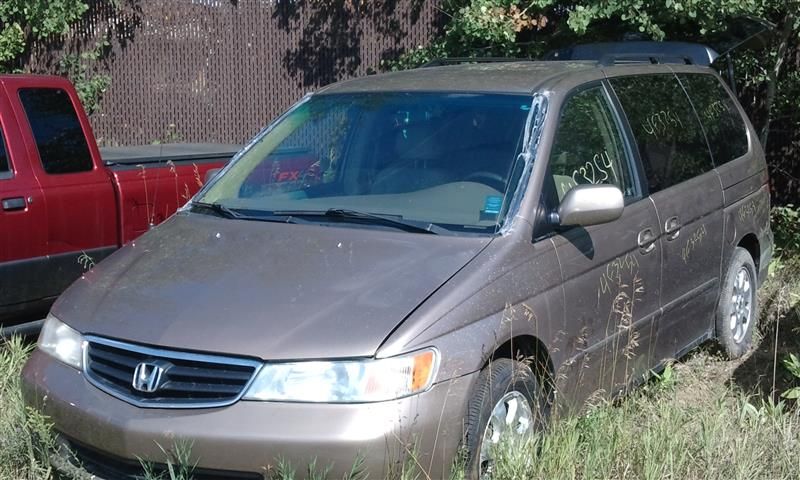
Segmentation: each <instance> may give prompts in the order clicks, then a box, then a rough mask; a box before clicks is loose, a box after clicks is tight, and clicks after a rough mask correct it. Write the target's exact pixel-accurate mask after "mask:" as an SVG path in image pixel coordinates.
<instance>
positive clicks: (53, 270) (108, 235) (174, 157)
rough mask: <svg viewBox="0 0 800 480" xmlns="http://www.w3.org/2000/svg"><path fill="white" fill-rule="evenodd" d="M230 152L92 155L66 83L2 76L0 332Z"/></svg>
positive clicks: (151, 220)
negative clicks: (1, 328) (0, 328)
mask: <svg viewBox="0 0 800 480" xmlns="http://www.w3.org/2000/svg"><path fill="white" fill-rule="evenodd" d="M237 150H238V147H237V146H235V145H215V144H193V145H192V144H189V145H164V146H159V145H148V146H143V147H120V148H111V149H103V150H102V151H101V150H100V149H98V147H97V144H96V143H95V140H94V136H93V134H92V129H91V126H90V124H89V120H88V118H87V116H86V113H85V112H84V110H83V108H82V106H81V103H80V101H79V99H78V96H77V94H76V93H75V90H74V88H73V87H72V85H71V84H70V83H69V81H67V80H66V79H63V78H60V77H43V76H33V75H6V76H3V75H0V203H1V205H0V327H3V326H5V327H8V326H9V325H12V324H18V323H20V322H24V321H28V320H33V319H36V318H41V317H42V316H43V315H44V314H45V313H46V312H47V310H48V309H49V307H50V304H51V303H52V301H53V300H54V299H55V298H56V297H57V296H58V295H59V294H60V293H61V292H62V291H63V290H64V289H65V288H66V287H67V286H68V285H69V284H70V283H72V282H73V281H74V280H75V279H77V278H78V277H79V276H80V275H81V273H82V272H83V271H85V270H86V269H88V268H90V267H91V266H92V265H93V264H94V263H96V262H98V261H100V260H101V259H103V258H104V257H106V256H107V255H109V254H110V253H111V252H113V251H114V250H116V249H117V248H119V247H120V246H121V245H122V244H124V243H126V242H129V241H131V240H133V239H134V238H136V237H137V236H138V235H140V234H142V233H144V232H145V231H147V229H148V228H150V227H151V226H152V225H155V224H158V223H159V222H161V221H163V220H164V219H165V218H167V217H168V216H170V215H171V214H172V213H173V212H174V211H175V210H176V209H177V208H178V207H179V206H181V205H182V204H183V203H185V202H186V200H188V199H189V198H190V197H191V196H192V195H194V193H196V192H197V190H198V189H199V187H200V186H201V185H202V183H203V181H204V179H205V177H206V174H207V172H208V171H209V170H211V169H215V168H218V167H220V166H222V165H223V164H224V163H225V162H227V161H228V160H229V159H230V158H231V157H232V156H233V154H234V153H235V152H236V151H237Z"/></svg>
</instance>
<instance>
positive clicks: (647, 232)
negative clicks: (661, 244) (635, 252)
mask: <svg viewBox="0 0 800 480" xmlns="http://www.w3.org/2000/svg"><path fill="white" fill-rule="evenodd" d="M637 240H638V242H639V251H641V252H642V253H650V252H652V251H653V250H654V249H655V248H656V240H658V237H657V236H656V234H655V233H653V229H652V228H645V229H644V230H642V231H641V232H639V236H638V237H637Z"/></svg>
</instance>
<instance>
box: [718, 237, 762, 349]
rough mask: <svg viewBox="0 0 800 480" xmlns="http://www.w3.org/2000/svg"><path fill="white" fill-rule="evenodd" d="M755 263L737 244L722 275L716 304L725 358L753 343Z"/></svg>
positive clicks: (720, 340) (755, 300) (755, 299)
mask: <svg viewBox="0 0 800 480" xmlns="http://www.w3.org/2000/svg"><path fill="white" fill-rule="evenodd" d="M757 284H758V283H757V276H756V266H755V263H754V262H753V258H752V257H751V256H750V252H748V251H747V250H745V249H744V248H741V247H736V250H734V252H733V256H732V257H731V261H730V264H729V265H728V270H727V272H726V274H725V278H724V279H723V284H722V288H721V291H720V296H719V305H718V306H717V318H716V333H717V342H719V345H720V347H721V348H722V350H723V351H724V352H725V354H726V355H727V356H728V358H731V359H733V358H739V357H741V356H742V355H744V354H745V353H747V351H748V350H750V347H752V345H753V331H754V330H755V323H756V318H757V312H758V296H757V295H756V286H757Z"/></svg>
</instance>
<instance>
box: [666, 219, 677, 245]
mask: <svg viewBox="0 0 800 480" xmlns="http://www.w3.org/2000/svg"><path fill="white" fill-rule="evenodd" d="M664 233H665V234H666V236H667V240H675V239H676V238H678V235H680V234H681V222H680V220H678V217H670V218H668V219H667V221H666V222H664Z"/></svg>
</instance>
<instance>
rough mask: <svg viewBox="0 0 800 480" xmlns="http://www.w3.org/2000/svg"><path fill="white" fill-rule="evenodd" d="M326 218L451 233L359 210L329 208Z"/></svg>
mask: <svg viewBox="0 0 800 480" xmlns="http://www.w3.org/2000/svg"><path fill="white" fill-rule="evenodd" d="M325 216H326V217H337V218H349V219H356V220H365V221H368V222H370V223H376V224H383V225H387V226H390V227H395V228H399V229H402V230H406V231H408V232H417V233H430V234H434V235H437V234H442V233H449V232H448V231H447V230H446V229H444V228H442V227H440V226H438V225H434V224H433V223H427V224H425V222H413V221H410V220H403V217H401V216H399V215H397V216H396V217H397V218H394V217H395V216H394V215H381V214H377V213H369V212H360V211H358V210H349V209H345V208H329V209H328V210H326V211H325Z"/></svg>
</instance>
